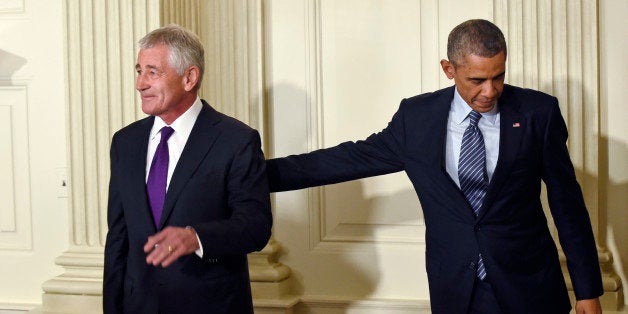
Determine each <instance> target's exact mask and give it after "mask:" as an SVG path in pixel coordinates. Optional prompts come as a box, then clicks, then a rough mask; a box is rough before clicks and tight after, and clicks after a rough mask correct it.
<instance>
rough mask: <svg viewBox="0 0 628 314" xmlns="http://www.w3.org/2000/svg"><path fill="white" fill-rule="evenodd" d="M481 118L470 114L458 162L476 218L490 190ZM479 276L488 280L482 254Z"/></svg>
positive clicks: (479, 262)
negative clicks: (480, 124)
mask: <svg viewBox="0 0 628 314" xmlns="http://www.w3.org/2000/svg"><path fill="white" fill-rule="evenodd" d="M481 117H482V115H481V114H480V113H478V112H476V111H471V113H469V120H470V123H469V126H468V127H467V129H466V130H465V131H464V135H463V136H462V146H461V148H460V160H459V162H458V178H459V179H460V189H461V190H462V193H464V195H465V197H466V198H467V200H468V201H469V204H470V205H471V207H472V208H473V212H474V213H475V216H476V217H477V216H478V212H479V211H480V208H481V207H482V202H483V200H484V195H486V190H487V188H488V176H487V174H486V152H485V149H484V138H483V137H482V132H480V128H478V121H479V120H480V118H481ZM477 276H478V278H480V279H484V278H486V268H484V261H483V260H482V254H480V256H479V259H478V269H477Z"/></svg>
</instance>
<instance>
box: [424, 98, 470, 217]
mask: <svg viewBox="0 0 628 314" xmlns="http://www.w3.org/2000/svg"><path fill="white" fill-rule="evenodd" d="M454 91H455V87H454V86H452V87H450V88H449V89H448V90H447V92H446V93H445V94H444V95H443V96H444V97H441V98H440V99H438V101H437V102H436V103H438V108H437V111H435V114H434V115H433V116H432V120H433V121H434V123H435V125H434V126H433V128H434V129H435V130H440V131H439V133H438V136H437V137H435V139H436V140H437V141H438V142H437V143H438V149H437V150H436V151H437V153H438V160H439V163H440V172H441V174H442V176H443V178H444V180H443V181H444V182H443V188H445V189H447V190H448V193H447V194H449V195H451V201H452V202H454V203H453V204H454V205H453V206H452V208H468V211H465V212H464V213H463V212H460V213H459V214H460V215H461V216H460V217H461V218H462V219H475V214H474V213H473V209H472V208H471V205H469V202H468V201H467V198H466V197H465V196H464V193H462V191H461V190H460V187H458V185H457V184H456V182H455V181H454V180H453V179H452V178H451V176H450V175H449V172H447V160H446V158H447V152H446V150H447V127H448V125H449V111H450V110H451V102H452V101H453V98H454ZM465 206H466V207H465Z"/></svg>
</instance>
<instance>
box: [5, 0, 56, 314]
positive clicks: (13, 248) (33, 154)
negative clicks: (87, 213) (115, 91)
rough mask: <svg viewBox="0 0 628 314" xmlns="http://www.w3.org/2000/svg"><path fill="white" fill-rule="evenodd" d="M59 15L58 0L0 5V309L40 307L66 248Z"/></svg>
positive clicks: (26, 1)
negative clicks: (46, 283)
mask: <svg viewBox="0 0 628 314" xmlns="http://www.w3.org/2000/svg"><path fill="white" fill-rule="evenodd" d="M62 17H63V14H62V4H61V1H35V0H33V1H30V0H24V1H2V2H0V120H1V121H0V134H2V135H0V164H2V166H0V167H1V168H0V172H1V174H0V176H1V177H2V179H0V190H2V191H3V192H4V193H5V194H4V195H2V202H0V278H2V279H1V280H0V309H12V308H13V309H24V308H28V307H30V306H31V305H33V304H39V303H41V293H42V290H41V284H42V283H43V282H44V281H45V280H47V279H50V278H51V277H53V276H54V275H57V274H59V273H60V272H61V270H60V269H59V267H57V266H55V264H54V258H55V257H57V256H59V255H60V254H61V252H62V250H64V249H65V248H67V244H68V239H67V238H68V232H67V226H68V223H67V217H68V213H67V206H66V199H65V198H63V197H59V196H60V195H62V194H63V193H64V191H63V190H62V189H60V187H59V186H60V173H63V171H64V168H65V167H66V158H65V156H66V155H65V153H66V138H65V130H66V128H65V103H64V101H65V83H64V79H65V78H64V67H63V63H64V58H63V42H64V41H63V29H62V27H63V20H62ZM7 191H10V192H8V193H7Z"/></svg>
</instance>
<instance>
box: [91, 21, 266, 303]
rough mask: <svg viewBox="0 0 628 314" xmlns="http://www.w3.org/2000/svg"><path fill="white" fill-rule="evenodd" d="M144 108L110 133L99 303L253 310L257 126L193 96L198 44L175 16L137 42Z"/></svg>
mask: <svg viewBox="0 0 628 314" xmlns="http://www.w3.org/2000/svg"><path fill="white" fill-rule="evenodd" d="M139 43H140V52H139V55H138V58H137V65H136V66H135V67H136V71H137V82H136V89H137V90H138V91H139V93H140V96H141V99H142V110H143V111H144V112H145V113H146V114H149V115H150V117H148V118H145V119H142V120H139V121H137V122H135V123H132V124H131V125H129V126H127V127H125V128H123V129H121V130H120V131H118V132H116V134H115V135H114V136H113V139H112V143H111V180H110V186H109V207H108V213H107V215H108V218H107V219H108V225H109V231H108V233H107V242H106V245H105V268H104V280H103V281H104V282H103V308H104V312H105V313H233V314H241V313H253V305H252V299H251V287H250V281H249V273H248V265H247V258H246V254H247V253H249V252H252V251H256V250H260V249H262V248H263V247H264V246H265V245H266V243H267V241H268V239H269V237H270V232H271V231H270V230H271V225H272V217H271V210H270V202H269V194H268V182H267V179H266V174H265V160H264V155H263V153H262V151H261V143H260V138H259V134H258V133H257V132H256V131H255V130H253V129H251V128H249V127H248V126H246V125H245V124H243V123H241V122H240V121H237V120H236V119H233V118H231V117H228V116H226V115H223V114H221V113H219V112H217V111H216V110H214V109H213V108H212V107H210V106H209V105H208V104H207V103H206V102H205V101H202V100H200V99H199V98H198V96H197V94H198V89H199V86H200V83H201V79H202V76H203V70H204V49H203V46H202V44H201V43H200V41H199V39H198V37H197V36H196V35H194V34H193V33H191V32H189V31H187V30H185V29H183V28H181V27H179V26H176V25H171V26H166V27H163V28H160V29H157V30H154V31H152V32H151V33H149V34H148V35H146V36H145V37H144V38H142V39H141V40H140V42H139Z"/></svg>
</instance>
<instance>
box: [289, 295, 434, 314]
mask: <svg viewBox="0 0 628 314" xmlns="http://www.w3.org/2000/svg"><path fill="white" fill-rule="evenodd" d="M349 311H350V312H351V313H364V314H371V313H386V314H417V313H421V314H422V313H431V310H430V301H429V300H399V299H391V300H386V299H372V300H353V299H347V298H335V297H328V296H304V297H302V298H301V302H300V303H299V304H298V306H297V311H296V312H297V313H300V312H307V313H311V314H318V313H320V314H332V313H347V312H349Z"/></svg>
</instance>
